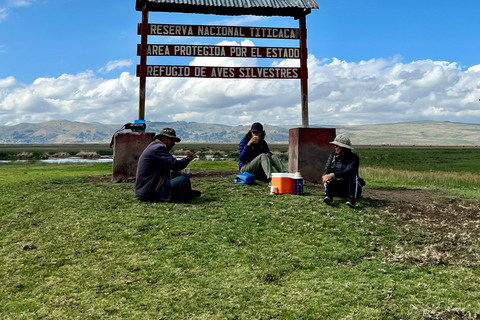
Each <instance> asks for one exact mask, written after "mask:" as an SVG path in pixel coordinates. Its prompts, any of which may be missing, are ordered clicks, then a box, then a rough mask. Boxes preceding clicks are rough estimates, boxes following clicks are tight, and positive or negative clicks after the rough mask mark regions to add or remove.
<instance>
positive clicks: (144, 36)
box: [138, 3, 148, 120]
mask: <svg viewBox="0 0 480 320" xmlns="http://www.w3.org/2000/svg"><path fill="white" fill-rule="evenodd" d="M147 41H148V10H147V3H145V5H144V6H143V8H142V26H141V45H140V70H139V71H140V72H139V73H140V74H139V77H140V93H139V96H138V120H145V91H146V83H147Z"/></svg>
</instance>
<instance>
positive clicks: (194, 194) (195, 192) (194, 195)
mask: <svg viewBox="0 0 480 320" xmlns="http://www.w3.org/2000/svg"><path fill="white" fill-rule="evenodd" d="M189 195H190V199H193V198H198V197H200V196H201V195H202V193H201V192H200V191H198V190H190V194H189Z"/></svg>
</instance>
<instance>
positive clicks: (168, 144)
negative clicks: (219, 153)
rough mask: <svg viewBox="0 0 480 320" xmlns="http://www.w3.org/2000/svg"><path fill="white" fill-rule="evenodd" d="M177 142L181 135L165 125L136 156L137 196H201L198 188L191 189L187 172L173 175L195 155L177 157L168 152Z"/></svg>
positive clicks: (154, 198) (183, 198)
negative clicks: (178, 135)
mask: <svg viewBox="0 0 480 320" xmlns="http://www.w3.org/2000/svg"><path fill="white" fill-rule="evenodd" d="M176 142H180V138H178V137H177V135H176V133H175V130H173V129H171V128H164V129H162V131H161V132H160V133H159V134H157V135H156V136H154V137H153V142H152V143H150V144H149V145H148V146H147V148H145V150H144V151H143V153H142V155H141V156H140V159H138V165H137V178H136V182H135V196H136V197H139V198H140V199H141V200H144V201H154V202H157V201H171V202H186V201H189V200H190V199H192V198H195V197H199V196H200V195H201V193H200V191H196V190H192V187H191V184H190V177H189V176H188V175H187V174H178V175H177V176H176V177H173V178H172V176H173V175H174V174H175V173H178V172H179V171H180V170H182V169H184V168H185V167H186V166H187V165H188V164H189V163H190V161H192V160H193V159H195V158H197V156H196V155H194V154H190V155H188V156H186V157H185V158H183V159H179V160H177V159H176V158H175V157H174V156H173V155H172V154H171V153H170V150H172V148H173V146H174V145H175V143H176Z"/></svg>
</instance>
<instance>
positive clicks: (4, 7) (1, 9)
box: [0, 0, 36, 22]
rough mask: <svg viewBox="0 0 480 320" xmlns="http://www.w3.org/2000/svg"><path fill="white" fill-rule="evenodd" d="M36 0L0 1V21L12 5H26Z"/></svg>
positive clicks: (5, 16)
mask: <svg viewBox="0 0 480 320" xmlns="http://www.w3.org/2000/svg"><path fill="white" fill-rule="evenodd" d="M35 1H36V0H3V3H0V22H2V21H3V20H5V19H7V17H8V11H9V8H14V7H28V6H29V5H31V4H32V3H34V2H35Z"/></svg>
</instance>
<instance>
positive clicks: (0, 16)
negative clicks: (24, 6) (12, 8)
mask: <svg viewBox="0 0 480 320" xmlns="http://www.w3.org/2000/svg"><path fill="white" fill-rule="evenodd" d="M7 16H8V11H7V8H0V22H2V21H3V20H5V19H7Z"/></svg>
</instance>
